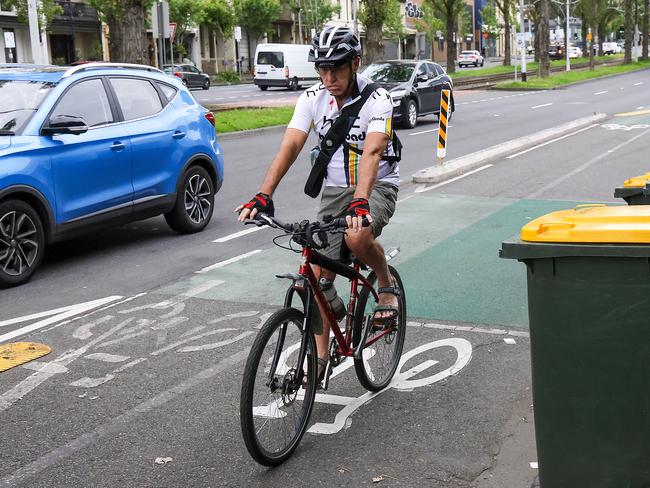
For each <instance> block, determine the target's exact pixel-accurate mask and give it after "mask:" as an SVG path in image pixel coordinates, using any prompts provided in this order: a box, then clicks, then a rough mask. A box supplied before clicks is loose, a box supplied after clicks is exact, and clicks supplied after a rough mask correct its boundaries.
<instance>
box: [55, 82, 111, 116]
mask: <svg viewBox="0 0 650 488" xmlns="http://www.w3.org/2000/svg"><path fill="white" fill-rule="evenodd" d="M57 115H71V116H73V117H81V118H82V119H83V120H84V121H85V122H86V125H87V126H88V127H97V126H99V125H104V124H110V123H112V122H115V120H114V118H113V112H112V111H111V105H110V103H109V102H108V96H107V95H106V90H104V83H102V80H100V79H93V80H86V81H80V82H79V83H77V84H76V85H73V86H72V87H71V88H70V89H69V90H68V91H67V92H65V94H64V95H63V97H62V98H61V100H59V102H58V103H57V104H56V107H55V108H54V110H53V111H52V113H51V114H50V119H52V118H53V117H55V116H57Z"/></svg>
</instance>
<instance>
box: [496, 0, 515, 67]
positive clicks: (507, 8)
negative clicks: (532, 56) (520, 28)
mask: <svg viewBox="0 0 650 488" xmlns="http://www.w3.org/2000/svg"><path fill="white" fill-rule="evenodd" d="M495 3H496V6H497V8H498V9H499V12H501V17H502V18H503V37H504V47H505V49H504V51H505V52H504V56H503V65H504V66H510V64H511V63H510V59H511V57H512V52H511V49H512V46H511V44H512V43H511V34H512V24H513V18H514V0H495Z"/></svg>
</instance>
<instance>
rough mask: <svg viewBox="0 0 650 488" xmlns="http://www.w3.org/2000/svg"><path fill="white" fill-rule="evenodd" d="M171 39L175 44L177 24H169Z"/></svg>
mask: <svg viewBox="0 0 650 488" xmlns="http://www.w3.org/2000/svg"><path fill="white" fill-rule="evenodd" d="M169 39H170V40H171V41H172V42H174V39H176V22H170V23H169Z"/></svg>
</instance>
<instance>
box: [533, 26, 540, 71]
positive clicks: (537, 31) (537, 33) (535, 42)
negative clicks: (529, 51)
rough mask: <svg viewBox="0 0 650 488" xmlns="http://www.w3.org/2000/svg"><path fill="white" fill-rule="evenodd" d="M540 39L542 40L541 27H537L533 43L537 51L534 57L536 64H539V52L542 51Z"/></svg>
mask: <svg viewBox="0 0 650 488" xmlns="http://www.w3.org/2000/svg"><path fill="white" fill-rule="evenodd" d="M539 38H540V36H539V26H538V25H537V26H535V38H534V39H533V43H534V45H533V50H534V51H535V52H534V55H535V62H536V63H539V50H540V47H539Z"/></svg>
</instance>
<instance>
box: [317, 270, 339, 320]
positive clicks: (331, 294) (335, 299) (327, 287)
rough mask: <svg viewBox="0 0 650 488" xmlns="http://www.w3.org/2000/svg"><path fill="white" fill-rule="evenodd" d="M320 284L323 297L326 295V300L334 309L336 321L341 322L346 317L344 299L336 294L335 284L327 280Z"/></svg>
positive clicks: (321, 280)
mask: <svg viewBox="0 0 650 488" xmlns="http://www.w3.org/2000/svg"><path fill="white" fill-rule="evenodd" d="M319 284H320V289H321V290H322V291H323V295H325V299H326V300H327V301H328V302H329V304H330V306H331V307H332V311H333V312H334V316H335V317H336V320H341V319H342V318H343V317H345V304H344V303H343V299H342V298H341V297H340V296H339V295H338V293H336V287H335V286H334V283H333V282H332V281H330V280H328V279H327V278H321V279H320V281H319Z"/></svg>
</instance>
